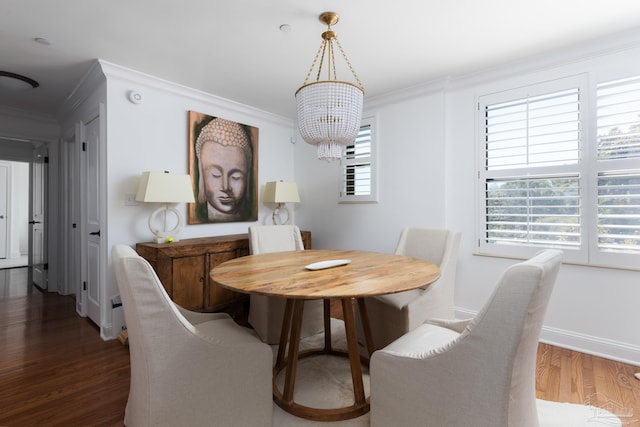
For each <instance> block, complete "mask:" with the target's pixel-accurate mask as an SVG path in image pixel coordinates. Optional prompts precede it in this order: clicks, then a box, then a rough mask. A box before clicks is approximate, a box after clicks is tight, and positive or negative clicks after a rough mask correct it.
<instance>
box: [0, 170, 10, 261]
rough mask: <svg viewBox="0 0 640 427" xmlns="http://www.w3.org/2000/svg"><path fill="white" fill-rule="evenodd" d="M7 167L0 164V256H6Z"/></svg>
mask: <svg viewBox="0 0 640 427" xmlns="http://www.w3.org/2000/svg"><path fill="white" fill-rule="evenodd" d="M8 180H9V167H8V166H5V165H0V258H6V257H7V247H8V244H9V242H8V240H7V205H8V202H7V197H8V188H9V187H8V185H9V181H8Z"/></svg>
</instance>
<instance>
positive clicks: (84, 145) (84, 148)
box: [82, 142, 87, 151]
mask: <svg viewBox="0 0 640 427" xmlns="http://www.w3.org/2000/svg"><path fill="white" fill-rule="evenodd" d="M82 151H87V143H86V142H83V143H82Z"/></svg>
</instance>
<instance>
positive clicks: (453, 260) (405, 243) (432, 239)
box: [358, 227, 460, 357]
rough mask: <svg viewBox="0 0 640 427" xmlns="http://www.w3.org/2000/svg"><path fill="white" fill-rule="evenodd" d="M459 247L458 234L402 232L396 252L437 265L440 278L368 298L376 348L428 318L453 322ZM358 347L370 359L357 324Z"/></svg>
mask: <svg viewBox="0 0 640 427" xmlns="http://www.w3.org/2000/svg"><path fill="white" fill-rule="evenodd" d="M459 246H460V232H458V231H454V230H448V229H434V228H421V227H407V228H404V229H403V230H402V232H401V233H400V238H399V240H398V244H397V245H396V250H395V253H396V254H399V255H407V256H410V257H413V258H419V259H422V260H425V261H429V262H431V263H434V264H436V265H438V266H439V267H440V278H439V279H438V280H436V281H435V282H433V283H432V284H430V285H428V286H425V287H424V288H417V289H414V290H411V291H406V292H399V293H395V294H388V295H380V296H375V297H369V298H366V299H365V304H366V308H367V313H368V317H369V323H370V325H371V333H372V336H373V344H374V348H375V349H380V348H382V347H384V346H386V345H387V344H389V343H391V342H392V341H394V340H396V339H397V338H399V337H401V336H402V335H404V334H405V333H407V332H409V331H411V330H413V329H415V328H417V327H418V326H419V325H421V324H422V323H424V322H425V320H427V319H431V318H444V319H453V317H454V313H453V292H454V286H455V281H456V266H457V260H458V247H459ZM358 319H359V317H358ZM358 345H359V346H360V351H361V353H362V354H363V355H364V356H365V357H366V356H368V354H367V351H366V350H365V349H366V348H367V347H366V345H365V338H364V332H363V328H362V324H361V323H358Z"/></svg>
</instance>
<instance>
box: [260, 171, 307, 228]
mask: <svg viewBox="0 0 640 427" xmlns="http://www.w3.org/2000/svg"><path fill="white" fill-rule="evenodd" d="M262 201H263V202H265V203H277V204H278V206H277V207H276V208H275V210H274V211H273V215H272V216H271V217H272V219H273V223H274V224H277V225H282V224H283V223H282V222H281V221H280V215H279V211H280V209H282V210H283V211H285V212H286V213H287V220H286V221H285V222H284V224H289V223H290V222H291V214H290V212H289V209H287V207H286V206H285V203H300V196H299V195H298V186H297V185H296V183H295V182H284V181H271V182H267V183H266V184H265V186H264V193H263V195H262Z"/></svg>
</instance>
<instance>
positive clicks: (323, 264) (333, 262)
mask: <svg viewBox="0 0 640 427" xmlns="http://www.w3.org/2000/svg"><path fill="white" fill-rule="evenodd" d="M350 262H351V260H350V259H330V260H327V261H320V262H314V263H313V264H309V265H305V266H304V268H306V269H307V270H324V269H325V268H331V267H338V266H341V265H347V264H349V263H350Z"/></svg>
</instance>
